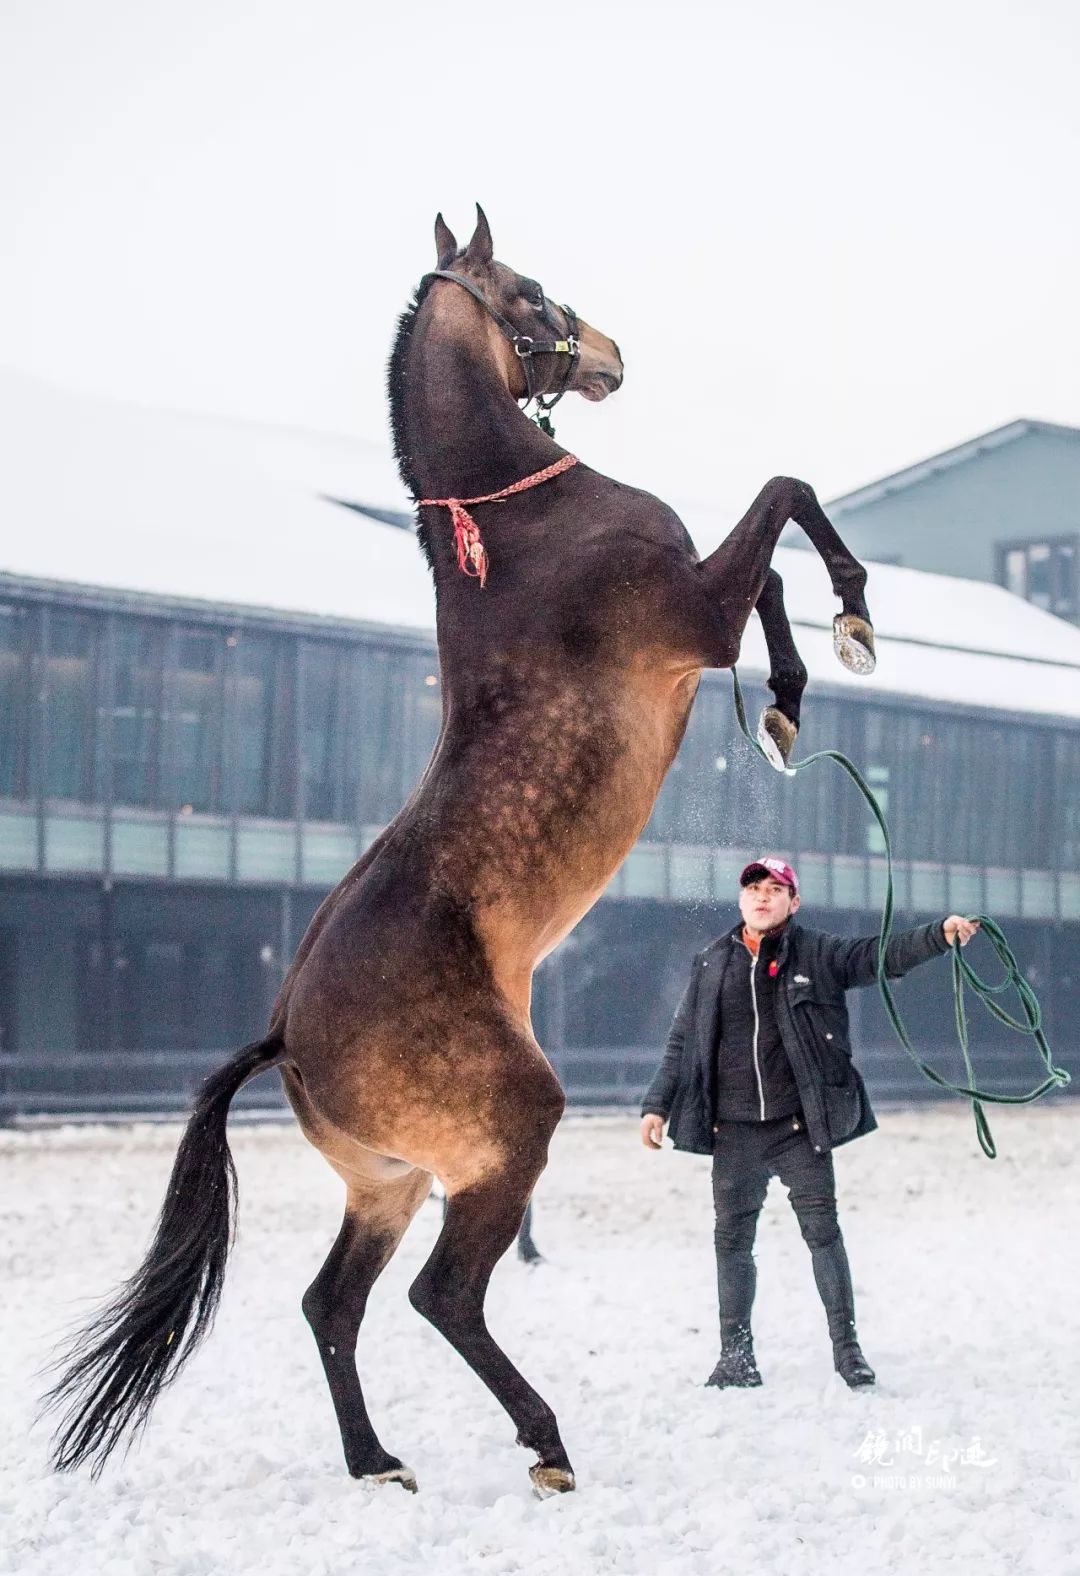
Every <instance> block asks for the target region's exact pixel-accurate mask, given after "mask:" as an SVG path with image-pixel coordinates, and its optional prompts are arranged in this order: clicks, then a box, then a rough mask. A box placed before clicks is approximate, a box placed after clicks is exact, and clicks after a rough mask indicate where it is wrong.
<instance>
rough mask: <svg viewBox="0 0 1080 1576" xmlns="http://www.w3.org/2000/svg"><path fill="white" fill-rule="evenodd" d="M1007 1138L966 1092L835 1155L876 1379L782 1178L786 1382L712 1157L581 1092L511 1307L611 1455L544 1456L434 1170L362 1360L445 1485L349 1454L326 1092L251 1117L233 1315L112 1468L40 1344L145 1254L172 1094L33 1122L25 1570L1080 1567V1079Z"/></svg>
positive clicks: (629, 1571) (18, 1159) (18, 1463)
mask: <svg viewBox="0 0 1080 1576" xmlns="http://www.w3.org/2000/svg"><path fill="white" fill-rule="evenodd" d="M994 1125H995V1131H996V1134H997V1137H998V1142H999V1147H1000V1149H1001V1151H1002V1154H1001V1158H1000V1159H998V1160H997V1161H996V1162H990V1161H987V1160H984V1159H983V1158H982V1156H981V1154H980V1152H979V1150H978V1147H977V1144H976V1141H975V1137H974V1133H973V1129H972V1124H971V1120H970V1117H969V1116H968V1114H967V1112H966V1109H965V1108H962V1107H960V1106H959V1105H956V1106H950V1107H949V1108H947V1109H945V1110H927V1111H917V1112H910V1113H897V1114H893V1115H887V1116H886V1117H884V1118H883V1121H882V1130H881V1131H880V1132H879V1133H877V1134H875V1135H874V1136H872V1137H870V1138H868V1139H864V1140H862V1141H860V1142H859V1143H856V1144H853V1145H851V1146H850V1147H849V1148H847V1149H844V1150H841V1151H840V1152H839V1153H838V1155H837V1171H838V1178H839V1187H840V1194H841V1201H842V1219H843V1224H844V1229H845V1234H846V1237H847V1241H848V1246H849V1251H850V1254H851V1259H852V1264H853V1269H854V1276H855V1284H856V1291H857V1295H858V1301H859V1315H860V1317H859V1327H860V1332H861V1334H862V1338H863V1345H864V1348H865V1350H866V1353H867V1355H868V1356H869V1358H870V1360H871V1361H872V1362H873V1363H874V1364H875V1366H876V1367H877V1370H878V1375H879V1384H878V1387H877V1389H876V1391H872V1392H869V1393H862V1394H852V1393H850V1392H849V1391H847V1390H846V1389H845V1388H844V1387H843V1385H842V1384H841V1382H840V1380H839V1379H837V1378H836V1377H835V1376H834V1375H833V1373H832V1371H831V1366H830V1360H829V1348H828V1344H827V1341H826V1338H825V1333H824V1327H823V1318H822V1314H821V1310H820V1306H819V1305H818V1304H817V1302H816V1296H815V1292H814V1288H813V1281H812V1278H811V1274H810V1261H809V1255H808V1254H807V1252H806V1250H805V1249H804V1247H803V1245H802V1242H801V1240H800V1238H799V1236H798V1231H797V1228H796V1224H795V1219H794V1216H793V1215H792V1213H791V1211H790V1209H789V1207H788V1205H787V1202H786V1198H785V1197H784V1195H783V1192H782V1190H781V1189H780V1188H779V1185H778V1184H775V1183H774V1184H773V1190H772V1191H771V1192H770V1196H769V1201H768V1204H767V1206H766V1211H765V1214H764V1216H763V1220H762V1227H761V1231H760V1233H759V1242H758V1260H759V1297H758V1316H757V1319H756V1325H757V1337H758V1352H759V1359H760V1362H761V1367H762V1371H763V1374H764V1378H765V1384H764V1387H763V1388H762V1389H761V1390H757V1391H744V1392H736V1393H730V1392H729V1393H723V1394H721V1393H717V1392H715V1391H706V1390H704V1389H703V1388H702V1383H701V1382H702V1380H703V1379H704V1377H705V1375H706V1374H707V1373H708V1371H709V1369H710V1367H711V1366H712V1362H713V1360H714V1357H715V1351H716V1344H717V1341H716V1331H715V1318H716V1315H715V1304H714V1290H713V1275H712V1267H711V1262H710V1255H711V1222H710V1207H709V1206H710V1198H709V1186H708V1166H707V1162H705V1161H703V1160H698V1159H696V1158H691V1157H688V1156H684V1155H676V1154H673V1153H671V1152H665V1153H664V1154H663V1155H650V1154H648V1153H647V1152H646V1151H645V1150H644V1149H643V1148H642V1147H641V1146H640V1144H639V1142H638V1139H637V1131H636V1122H635V1121H634V1120H633V1118H631V1117H604V1118H596V1119H588V1118H576V1119H571V1120H567V1121H566V1122H564V1124H563V1127H562V1129H561V1131H560V1133H559V1135H558V1136H557V1139H556V1141H555V1144H554V1146H553V1153H552V1163H551V1165H550V1168H549V1170H548V1172H547V1173H546V1175H545V1177H544V1179H543V1180H542V1182H541V1184H540V1188H539V1191H538V1196H537V1218H536V1235H537V1239H538V1242H539V1244H540V1246H541V1248H542V1249H543V1251H544V1253H545V1254H546V1256H547V1262H546V1263H545V1264H544V1265H542V1266H541V1267H539V1268H538V1269H536V1270H532V1271H530V1270H527V1269H525V1268H524V1267H523V1266H521V1265H519V1264H518V1263H517V1262H516V1261H515V1260H514V1259H513V1258H512V1257H510V1258H507V1259H506V1260H505V1261H504V1262H503V1263H502V1264H501V1265H500V1266H499V1269H498V1270H497V1272H496V1275H495V1279H494V1281H493V1284H492V1290H491V1295H490V1297H489V1303H488V1307H489V1314H490V1321H491V1324H492V1327H493V1330H494V1331H495V1333H496V1335H497V1336H498V1337H499V1338H500V1339H501V1341H502V1342H503V1344H504V1345H505V1347H506V1348H507V1350H508V1351H509V1352H510V1354H511V1355H512V1356H513V1357H515V1358H516V1359H517V1360H518V1362H519V1363H520V1365H521V1367H522V1368H523V1369H524V1371H525V1373H526V1374H527V1375H528V1377H529V1378H530V1379H531V1380H532V1381H533V1382H534V1383H535V1384H536V1386H537V1387H538V1388H539V1389H540V1391H541V1393H542V1394H544V1395H545V1396H546V1397H547V1399H548V1400H549V1401H550V1402H551V1403H552V1404H553V1405H554V1407H555V1408H556V1410H557V1412H558V1415H559V1418H560V1422H561V1425H562V1430H563V1435H564V1438H565V1440H566V1443H567V1446H568V1448H569V1451H570V1455H571V1458H572V1460H573V1461H574V1465H575V1468H576V1470H577V1473H578V1481H579V1490H578V1492H577V1493H576V1494H573V1495H568V1496H566V1497H565V1498H562V1499H556V1500H547V1501H544V1502H538V1501H536V1500H534V1499H533V1498H532V1496H531V1493H530V1487H529V1480H528V1477H527V1471H526V1469H527V1466H528V1464H529V1460H530V1459H531V1458H530V1457H528V1456H526V1454H525V1453H524V1452H523V1451H521V1450H519V1449H517V1448H515V1446H514V1442H513V1430H512V1428H511V1426H510V1424H509V1423H508V1421H507V1419H506V1418H505V1416H504V1415H503V1413H502V1412H501V1411H500V1409H499V1408H498V1407H497V1406H496V1404H495V1403H494V1401H492V1399H491V1398H490V1397H489V1395H488V1394H487V1392H486V1391H485V1390H484V1389H483V1388H482V1387H481V1385H480V1383H479V1381H478V1380H476V1379H475V1378H474V1376H473V1375H472V1374H471V1373H470V1372H469V1371H468V1370H467V1369H466V1367H465V1366H464V1364H463V1363H462V1362H461V1361H460V1359H459V1358H458V1357H457V1356H456V1355H455V1354H454V1353H453V1352H452V1351H451V1350H450V1349H449V1348H448V1347H447V1346H446V1345H444V1343H443V1342H442V1341H441V1340H440V1338H439V1337H438V1336H437V1335H436V1334H435V1333H434V1331H432V1330H431V1329H430V1328H429V1327H428V1326H427V1325H425V1324H424V1323H423V1322H422V1321H421V1319H420V1318H419V1317H418V1316H417V1315H416V1314H414V1313H413V1311H412V1310H411V1308H410V1307H409V1306H408V1303H407V1301H406V1296H405V1293H406V1288H407V1286H408V1284H409V1281H410V1279H411V1277H412V1276H413V1275H414V1274H415V1272H416V1269H417V1267H418V1265H419V1264H420V1262H421V1261H422V1259H423V1257H424V1254H425V1253H426V1251H427V1249H428V1248H429V1246H430V1244H431V1243H432V1241H433V1239H434V1236H435V1234H436V1231H437V1229H438V1210H437V1206H436V1205H435V1204H434V1203H429V1204H428V1205H427V1206H425V1208H424V1209H423V1210H422V1211H421V1214H420V1215H419V1216H418V1218H417V1220H416V1222H415V1223H414V1225H413V1228H412V1230H411V1231H410V1233H409V1235H408V1237H407V1238H406V1240H405V1242H404V1244H403V1245H402V1248H401V1249H400V1250H399V1253H398V1255H397V1257H396V1259H395V1260H394V1261H393V1263H392V1264H391V1266H390V1268H389V1269H388V1270H387V1271H386V1273H385V1274H384V1276H383V1278H382V1280H381V1281H380V1282H379V1284H378V1286H377V1287H376V1290H375V1292H374V1294H373V1296H372V1301H371V1305H370V1309H369V1313H368V1318H367V1322H366V1324H365V1327H364V1330H363V1332H362V1334H361V1340H360V1360H361V1372H362V1375H363V1378H364V1380H365V1383H366V1388H367V1392H368V1397H369V1401H370V1407H371V1412H372V1416H373V1418H374V1420H375V1424H376V1427H377V1428H378V1430H379V1432H380V1434H381V1436H382V1438H383V1441H384V1443H385V1444H386V1445H387V1446H388V1447H389V1448H390V1449H392V1450H394V1451H396V1452H398V1453H399V1454H400V1455H401V1456H402V1457H403V1459H404V1460H406V1461H408V1462H409V1463H410V1464H411V1465H412V1466H413V1467H414V1468H415V1470H416V1472H417V1475H418V1477H419V1481H420V1492H419V1494H418V1495H416V1496H411V1495H408V1494H406V1493H404V1492H403V1491H402V1490H400V1489H399V1488H397V1487H384V1488H378V1489H376V1488H371V1487H368V1486H366V1485H360V1484H357V1483H354V1482H352V1481H351V1480H350V1479H349V1478H348V1477H347V1476H346V1474H345V1472H344V1469H343V1466H342V1462H341V1458H340V1451H339V1443H338V1437H337V1430H336V1426H335V1424H334V1420H333V1415H332V1412H331V1407H330V1402H329V1398H328V1396H327V1393H326V1390H325V1386H324V1383H323V1379H322V1375H321V1371H320V1369H319V1366H318V1362H317V1358H316V1354H315V1347H314V1343H313V1342H312V1340H311V1337H310V1335H309V1333H308V1331H307V1328H306V1326H305V1324H304V1322H303V1319H302V1317H301V1314H300V1309H299V1302H300V1296H301V1293H302V1292H303V1290H304V1288H305V1286H306V1285H307V1283H308V1282H309V1281H310V1279H311V1278H312V1276H313V1274H314V1272H315V1270H316V1269H317V1267H318V1266H319V1264H320V1263H321V1261H322V1258H323V1256H324V1254H325V1252H326V1250H327V1248H328V1247H329V1245H330V1242H331V1241H332V1239H333V1236H334V1234H335V1231H336V1228H337V1223H338V1216H339V1210H340V1203H341V1189H340V1184H339V1183H338V1182H337V1180H336V1178H335V1177H334V1175H333V1174H332V1173H331V1172H330V1171H329V1170H327V1169H326V1168H325V1167H324V1165H323V1163H322V1161H321V1160H320V1159H319V1157H318V1156H317V1155H316V1154H315V1153H314V1152H313V1151H312V1150H309V1149H308V1148H307V1147H306V1145H305V1144H304V1142H303V1140H302V1139H301V1138H300V1137H299V1135H298V1133H297V1132H296V1131H295V1129H293V1128H292V1127H264V1128H252V1127H243V1126H236V1125H234V1128H233V1133H232V1143H233V1150H234V1154H235V1156H236V1160H237V1165H238V1169H239V1173H240V1186H241V1209H240V1236H239V1241H238V1244H237V1248H236V1251H235V1253H234V1257H233V1260H232V1263H231V1266H230V1274H229V1280H228V1285H227V1288H226V1294H225V1299H224V1303H223V1306H222V1310H221V1314H220V1317H219V1319H218V1323H217V1326H216V1328H215V1330H214V1332H213V1334H212V1335H211V1337H210V1340H209V1341H208V1342H207V1344H206V1346H205V1347H204V1348H203V1349H202V1351H201V1352H200V1353H199V1354H198V1356H197V1357H196V1358H195V1359H194V1361H193V1363H192V1365H191V1366H190V1368H189V1369H188V1370H187V1371H186V1372H185V1373H184V1374H183V1375H182V1376H181V1377H180V1380H179V1382H178V1383H177V1385H176V1386H175V1387H174V1388H173V1389H172V1390H171V1391H169V1392H167V1393H166V1394H165V1396H164V1397H163V1399H162V1400H161V1402H160V1403H159V1406H158V1409H157V1411H156V1413H155V1415H154V1417H153V1419H152V1422H151V1425H150V1430H149V1432H148V1433H147V1435H146V1436H145V1438H144V1440H143V1442H142V1444H141V1445H140V1446H139V1447H137V1448H136V1450H135V1451H133V1452H132V1453H131V1455H130V1456H129V1457H128V1458H127V1459H126V1460H125V1461H122V1462H117V1463H116V1464H115V1465H114V1466H112V1468H111V1469H109V1470H108V1471H107V1473H106V1475H105V1476H104V1478H103V1479H102V1480H100V1481H99V1482H97V1483H94V1482H92V1481H91V1480H90V1478H89V1476H88V1475H86V1474H85V1473H83V1474H79V1475H77V1476H74V1477H67V1478H59V1477H55V1476H52V1475H50V1473H49V1472H48V1470H47V1468H46V1462H45V1447H46V1439H45V1437H44V1433H43V1431H42V1430H41V1429H40V1428H38V1429H35V1430H34V1431H33V1432H32V1433H31V1432H30V1424H31V1418H32V1415H33V1410H34V1397H35V1394H36V1391H37V1389H38V1387H39V1386H38V1382H37V1381H36V1380H35V1379H34V1377H33V1370H34V1369H36V1368H37V1367H38V1366H39V1365H40V1364H41V1363H42V1362H43V1361H44V1360H45V1358H46V1356H47V1353H48V1351H49V1348H50V1343H51V1341H52V1339H53V1338H54V1337H55V1334H56V1332H57V1331H58V1330H59V1329H61V1328H62V1327H64V1326H66V1325H68V1324H70V1322H71V1321H72V1319H73V1318H75V1317H77V1316H78V1313H79V1311H80V1308H84V1307H85V1306H86V1304H85V1299H87V1298H89V1297H93V1296H95V1295H96V1294H100V1293H103V1292H106V1291H108V1290H110V1289H111V1288H112V1287H113V1285H114V1283H115V1282H116V1281H117V1280H118V1279H119V1278H121V1277H122V1276H124V1275H125V1274H127V1273H128V1272H130V1270H131V1269H132V1268H134V1266H135V1263H136V1261H137V1259H138V1257H139V1256H140V1254H141V1252H142V1249H143V1247H144V1245H145V1242H146V1239H147V1234H148V1231H149V1229H150V1226H151V1224H152V1221H153V1217H154V1215H155V1214H156V1211H157V1208H158V1205H159V1203H160V1200H161V1196H162V1191H163V1187H164V1182H165V1178H166V1175H167V1172H168V1168H169V1165H170V1162H171V1158H172V1153H173V1149H174V1146H175V1142H176V1129H175V1128H172V1127H136V1128H130V1129H124V1128H110V1129H104V1128H92V1129H82V1130H78V1129H69V1130H61V1131H53V1132H38V1133H8V1134H3V1135H0V1179H2V1190H0V1212H2V1229H0V1275H2V1278H3V1281H2V1284H3V1292H2V1297H3V1329H2V1332H0V1393H2V1394H3V1397H4V1404H3V1409H2V1415H3V1421H2V1424H0V1427H2V1438H0V1570H2V1571H3V1572H5V1573H6V1572H18V1573H19V1576H98V1573H102V1576H104V1573H108V1576H150V1573H155V1572H169V1573H175V1576H238V1573H241V1572H243V1573H248V1572H250V1573H252V1576H254V1573H256V1572H257V1573H259V1576H285V1573H292V1572H296V1573H302V1576H345V1573H352V1572H357V1573H360V1572H365V1573H374V1576H406V1573H409V1576H412V1573H416V1572H423V1573H424V1576H457V1573H458V1572H466V1571H468V1572H478V1573H482V1576H517V1573H525V1572H528V1573H529V1576H591V1573H594V1572H596V1573H599V1572H615V1573H619V1576H624V1573H625V1576H633V1573H638V1572H640V1573H642V1576H645V1573H647V1576H684V1573H685V1576H699V1573H700V1576H706V1573H707V1576H721V1573H723V1572H728V1571H730V1572H737V1573H740V1576H743V1573H754V1576H759V1573H777V1576H800V1573H804V1572H813V1573H816V1572H828V1573H829V1576H845V1573H849V1572H850V1573H856V1572H858V1573H860V1576H873V1573H877V1572H886V1571H887V1572H898V1573H904V1576H910V1573H913V1572H919V1573H920V1576H922V1573H926V1572H937V1571H950V1572H951V1571H956V1572H964V1573H972V1576H974V1573H976V1572H978V1573H979V1576H994V1573H996V1572H1007V1571H1018V1572H1020V1571H1022V1572H1025V1573H1029V1572H1047V1573H1052V1576H1069V1573H1073V1576H1076V1573H1080V1472H1078V1461H1080V1422H1078V1411H1080V1269H1078V1256H1077V1251H1076V1240H1077V1221H1078V1218H1080V1216H1078V1208H1077V1206H1078V1202H1080V1181H1078V1171H1077V1166H1076V1163H1075V1150H1076V1145H1077V1139H1078V1137H1080V1103H1072V1104H1069V1103H1067V1102H1065V1101H1063V1100H1060V1099H1059V1100H1058V1101H1056V1102H1048V1103H1047V1104H1046V1105H1045V1106H1042V1107H1039V1108H1036V1109H1034V1110H1030V1111H1005V1112H1001V1111H1000V1110H999V1111H998V1113H997V1115H996V1119H995V1123H994Z"/></svg>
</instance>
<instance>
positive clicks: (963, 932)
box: [945, 914, 979, 947]
mask: <svg viewBox="0 0 1080 1576" xmlns="http://www.w3.org/2000/svg"><path fill="white" fill-rule="evenodd" d="M978 928H979V921H978V920H977V919H965V918H964V916H963V914H950V915H949V917H948V919H947V920H946V921H945V940H946V941H947V942H948V943H949V946H950V947H951V946H952V944H953V942H954V941H955V940H956V938H957V936H959V937H960V945H961V946H962V947H966V946H967V944H968V942H969V941H970V940H971V938H972V936H973V935H974V934H975V932H976V931H977V930H978Z"/></svg>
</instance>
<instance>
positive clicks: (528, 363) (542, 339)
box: [433, 204, 623, 402]
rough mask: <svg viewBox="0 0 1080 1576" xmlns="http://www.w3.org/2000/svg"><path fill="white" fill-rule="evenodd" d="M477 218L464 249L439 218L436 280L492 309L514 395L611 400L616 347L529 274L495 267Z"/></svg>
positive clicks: (616, 377) (487, 232)
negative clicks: (455, 286)
mask: <svg viewBox="0 0 1080 1576" xmlns="http://www.w3.org/2000/svg"><path fill="white" fill-rule="evenodd" d="M476 215H477V219H476V229H475V231H474V232H473V236H472V239H471V240H470V242H469V244H468V246H466V247H465V248H464V249H461V248H459V247H458V243H457V241H456V240H455V239H454V236H453V234H452V232H451V231H450V229H449V227H448V226H447V224H446V223H445V221H444V220H443V216H442V214H441V213H440V214H439V215H438V216H437V218H436V220H435V247H436V254H437V262H436V267H435V275H434V276H433V277H436V278H438V277H440V276H441V277H443V278H451V279H453V280H454V281H455V282H456V283H457V284H458V285H460V286H464V288H465V289H466V290H467V291H468V292H469V294H470V295H472V296H474V297H475V298H476V299H477V300H478V301H479V302H480V304H481V305H482V306H484V307H485V308H486V309H487V312H488V314H489V316H490V318H491V319H492V321H493V323H494V324H495V326H496V327H497V328H498V330H499V333H498V334H497V335H495V336H493V340H492V343H493V345H494V347H495V350H496V354H497V355H498V356H499V359H500V364H501V366H502V369H503V372H504V374H505V377H506V382H507V386H508V388H509V390H510V392H511V394H513V396H514V398H515V399H527V398H537V397H540V398H541V399H544V400H545V401H547V402H551V401H552V400H553V399H558V398H560V397H561V396H562V395H563V394H569V393H571V392H573V393H575V394H581V395H582V396H583V398H585V399H588V400H601V399H606V398H607V396H608V395H609V394H611V393H613V392H614V391H615V389H617V388H618V387H619V384H620V383H621V382H622V380H623V363H622V357H621V355H620V354H619V347H618V345H617V344H616V343H615V341H614V340H613V339H608V337H607V335H606V334H601V333H600V331H599V329H596V328H593V327H592V325H591V324H589V323H586V322H584V321H583V320H582V319H581V318H579V317H578V316H577V314H576V313H575V312H574V311H573V309H572V308H571V307H567V306H557V305H556V304H555V302H553V301H549V300H548V297H547V296H546V295H545V293H544V290H543V288H542V286H541V285H540V284H538V283H537V281H536V280H535V279H532V278H530V277H529V275H528V274H519V273H516V272H515V271H514V269H512V268H510V267H508V266H507V265H506V263H500V262H498V261H497V260H496V258H495V256H494V252H493V249H492V244H491V229H490V227H489V225H488V222H487V218H486V217H485V214H484V210H483V209H482V208H481V207H480V205H479V204H477V208H476Z"/></svg>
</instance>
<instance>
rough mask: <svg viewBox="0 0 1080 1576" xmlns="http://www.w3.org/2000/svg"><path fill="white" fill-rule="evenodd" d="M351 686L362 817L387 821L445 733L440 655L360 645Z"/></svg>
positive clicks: (367, 822) (351, 745) (379, 822)
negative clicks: (442, 722)
mask: <svg viewBox="0 0 1080 1576" xmlns="http://www.w3.org/2000/svg"><path fill="white" fill-rule="evenodd" d="M350 690H351V692H352V694H351V713H352V716H353V718H354V719H355V721H354V724H353V730H352V731H353V735H354V736H353V737H352V738H351V739H350V742H349V749H350V752H353V753H354V754H355V767H356V770H357V772H358V779H359V792H358V794H357V800H358V803H359V820H360V822H361V824H364V825H370V824H376V825H382V824H384V823H385V822H387V821H389V820H391V819H392V817H393V816H395V815H396V814H397V812H398V811H399V810H400V809H401V806H402V804H403V803H404V802H405V800H406V799H407V798H408V795H409V793H410V792H411V791H412V788H413V785H414V784H415V782H416V780H417V778H418V777H419V776H420V773H421V772H422V771H423V769H424V767H425V766H426V764H427V762H428V759H429V757H430V755H431V752H432V749H433V748H434V745H435V741H436V739H437V738H438V735H439V726H440V723H441V720H442V702H441V698H440V692H439V680H438V667H437V664H436V659H435V654H434V652H431V653H427V652H405V651H400V650H393V649H390V650H381V651H380V650H378V649H376V648H374V647H359V648H357V649H356V650H354V651H353V653H352V658H351V671H350Z"/></svg>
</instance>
